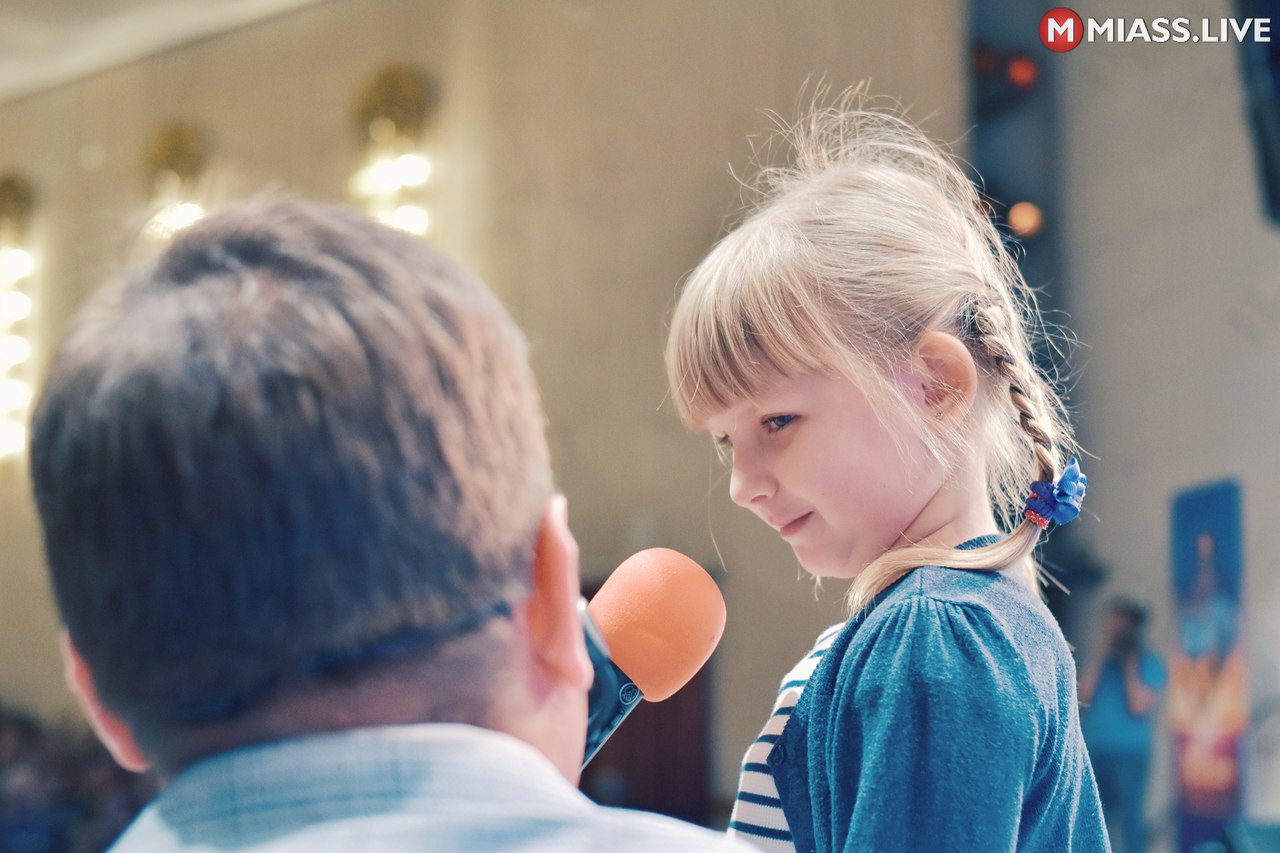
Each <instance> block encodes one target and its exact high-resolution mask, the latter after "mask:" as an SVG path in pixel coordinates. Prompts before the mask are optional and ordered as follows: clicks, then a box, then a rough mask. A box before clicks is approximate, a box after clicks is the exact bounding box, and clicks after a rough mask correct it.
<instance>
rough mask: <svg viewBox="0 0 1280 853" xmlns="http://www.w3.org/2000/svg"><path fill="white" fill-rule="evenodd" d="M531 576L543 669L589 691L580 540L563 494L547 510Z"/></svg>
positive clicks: (531, 621)
mask: <svg viewBox="0 0 1280 853" xmlns="http://www.w3.org/2000/svg"><path fill="white" fill-rule="evenodd" d="M532 580H533V589H532V590H531V591H530V593H529V597H528V598H527V599H526V601H525V608H526V610H527V619H528V626H529V634H530V640H531V642H532V648H533V652H534V657H535V659H536V661H537V663H538V665H539V668H540V669H541V670H542V671H543V672H544V673H546V674H547V675H549V676H551V677H552V678H554V679H555V680H556V681H559V682H561V683H563V684H566V685H568V686H569V687H571V688H573V689H575V690H581V691H583V693H584V694H585V693H586V690H587V689H588V688H589V687H590V686H591V679H592V678H593V675H594V673H593V670H592V668H591V659H590V658H589V657H588V656H587V647H586V642H585V640H584V639H583V633H582V623H581V621H580V620H579V617H578V599H580V598H581V597H582V590H581V587H580V583H579V580H578V543H577V541H576V540H574V538H573V534H572V533H571V532H570V531H569V518H568V504H567V502H566V501H565V497H564V495H553V496H552V497H551V498H550V499H549V500H548V501H547V506H546V509H545V511H544V512H543V514H542V522H541V525H540V527H539V530H538V541H537V546H536V547H535V549H534V555H533V579H532Z"/></svg>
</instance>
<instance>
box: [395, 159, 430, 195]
mask: <svg viewBox="0 0 1280 853" xmlns="http://www.w3.org/2000/svg"><path fill="white" fill-rule="evenodd" d="M430 177H431V161H430V160H428V159H427V158H426V157H423V156H422V155H421V154H401V155H400V156H399V157H397V158H396V178H397V180H398V181H399V182H400V186H402V187H420V186H422V185H423V184H425V183H426V182H427V179H428V178H430Z"/></svg>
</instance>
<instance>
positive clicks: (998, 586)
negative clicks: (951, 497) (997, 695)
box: [841, 566, 1074, 692]
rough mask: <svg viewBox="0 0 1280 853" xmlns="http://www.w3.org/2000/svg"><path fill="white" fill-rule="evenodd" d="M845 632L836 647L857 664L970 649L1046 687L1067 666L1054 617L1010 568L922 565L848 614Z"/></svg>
mask: <svg viewBox="0 0 1280 853" xmlns="http://www.w3.org/2000/svg"><path fill="white" fill-rule="evenodd" d="M847 639H848V645H847V646H846V647H845V648H844V649H842V650H841V651H842V652H843V653H844V654H845V656H846V657H848V658H854V659H861V661H862V663H863V664H864V665H871V666H874V665H877V664H876V660H877V659H878V658H879V657H881V656H884V655H891V656H897V657H900V656H902V654H903V653H904V651H906V650H911V653H912V654H915V655H917V656H919V657H920V658H922V659H925V660H933V659H936V660H944V661H950V660H954V659H956V657H955V650H956V649H960V650H970V651H972V652H973V654H972V655H971V657H973V659H974V662H975V663H980V664H982V665H984V666H985V665H988V664H990V665H994V666H996V667H998V668H1012V669H1014V670H1018V671H1020V672H1023V673H1025V674H1026V677H1027V679H1028V680H1029V681H1031V682H1034V683H1036V684H1037V686H1038V687H1039V688H1040V689H1043V690H1048V691H1050V692H1057V691H1059V690H1061V689H1062V688H1063V685H1062V684H1060V683H1058V682H1059V681H1060V680H1061V679H1062V678H1063V677H1064V676H1065V674H1066V673H1068V672H1069V671H1073V667H1074V664H1073V663H1071V652H1070V648H1069V646H1068V645H1067V642H1066V639H1065V638H1064V637H1063V636H1062V631H1061V629H1060V628H1059V627H1058V623H1057V621H1056V620H1055V619H1054V617H1053V615H1052V614H1051V613H1050V612H1049V609H1048V607H1046V606H1045V604H1044V602H1042V601H1041V600H1040V598H1039V597H1038V596H1037V595H1036V593H1035V592H1034V591H1033V590H1032V589H1031V588H1030V587H1029V586H1028V585H1027V583H1026V582H1025V581H1024V580H1022V579H1021V577H1019V576H1017V575H1016V574H1015V573H1013V572H988V571H973V570H966V569H950V568H939V567H935V566H922V567H920V568H918V569H915V570H914V571H912V572H911V573H910V574H909V575H907V576H906V577H905V578H903V579H902V580H901V581H899V582H898V583H897V584H895V585H894V586H893V587H890V588H889V589H888V590H886V591H885V593H883V594H882V595H881V597H880V599H879V600H878V601H877V602H876V603H875V604H874V605H873V606H872V607H871V608H870V609H869V610H867V611H866V612H864V614H863V615H862V616H861V617H856V618H855V619H854V620H852V622H851V625H850V631H849V633H848V635H847ZM1072 677H1073V676H1072Z"/></svg>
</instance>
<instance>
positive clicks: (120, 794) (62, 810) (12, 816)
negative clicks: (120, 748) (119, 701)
mask: <svg viewBox="0 0 1280 853" xmlns="http://www.w3.org/2000/svg"><path fill="white" fill-rule="evenodd" d="M152 794H153V788H152V782H151V780H150V779H149V777H146V776H139V775H135V774H133V773H129V772H126V771H125V770H122V769H121V768H120V767H119V766H117V765H116V763H115V762H114V761H113V760H112V759H111V756H110V755H109V754H108V753H107V751H106V750H105V749H104V748H103V747H102V746H101V745H100V744H99V743H98V742H97V740H96V739H95V738H94V737H93V735H92V734H89V733H88V732H85V731H81V730H72V729H61V728H51V727H47V726H44V725H41V724H40V723H39V722H38V721H37V720H36V719H35V718H33V717H31V716H28V715H26V714H23V713H20V712H17V711H14V710H11V709H6V708H5V707H3V706H0V851H4V853H97V851H102V850H105V849H106V848H107V847H109V846H110V845H111V842H113V841H114V840H115V839H116V837H117V836H118V835H119V834H120V833H121V832H122V831H123V830H124V828H125V827H126V826H127V825H128V823H129V821H130V820H132V819H133V817H134V815H136V814H137V813H138V811H139V810H140V809H141V808H142V806H143V805H144V804H145V803H146V802H147V801H148V800H149V799H150V798H151V796H152Z"/></svg>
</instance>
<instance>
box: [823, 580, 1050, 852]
mask: <svg viewBox="0 0 1280 853" xmlns="http://www.w3.org/2000/svg"><path fill="white" fill-rule="evenodd" d="M882 611H883V612H880V611H877V612H875V613H874V614H873V617H874V618H872V619H869V620H868V622H867V624H866V625H864V626H862V629H861V630H860V631H859V632H858V635H857V637H856V638H855V640H854V642H853V643H852V644H851V645H850V646H849V648H848V649H847V651H846V654H845V657H844V659H843V660H842V661H841V664H840V666H839V668H838V670H837V671H836V673H835V684H834V685H833V686H834V695H835V701H834V702H833V703H832V704H831V705H830V707H829V710H828V713H829V714H831V715H833V717H832V719H830V720H828V721H827V725H826V726H825V727H824V729H825V731H826V732H827V733H828V734H827V737H829V738H830V742H829V743H828V744H826V745H825V748H823V749H822V750H821V752H820V755H821V758H820V759H819V760H821V761H825V762H826V765H827V766H826V767H825V772H824V774H823V775H824V777H825V778H826V779H827V780H829V791H828V795H829V797H830V799H829V800H828V802H827V803H825V804H823V805H824V806H826V807H825V808H822V809H820V813H825V814H826V816H828V817H829V820H830V823H829V826H828V830H829V832H830V836H829V838H828V839H826V840H828V841H829V842H830V844H829V846H828V845H820V847H819V849H822V848H823V847H827V849H831V850H847V851H869V850H875V851H899V850H900V851H920V850H931V851H935V850H956V851H997V850H1013V849H1015V847H1016V846H1017V840H1018V829H1019V822H1020V820H1019V819H1020V815H1021V811H1022V806H1023V802H1024V800H1025V799H1026V798H1027V793H1028V787H1029V786H1031V785H1032V784H1033V776H1034V768H1035V766H1036V754H1037V751H1038V749H1039V741H1040V735H1041V732H1042V730H1043V728H1044V719H1043V713H1042V712H1041V711H1040V703H1039V702H1038V701H1037V700H1036V694H1035V688H1034V686H1033V684H1032V680H1031V679H1030V677H1029V675H1028V672H1027V665H1026V663H1025V662H1024V661H1023V659H1022V658H1021V657H1020V656H1019V654H1018V652H1017V651H1016V649H1015V646H1014V644H1013V643H1011V642H1010V639H1009V637H1008V635H1007V634H1006V632H1005V630H1004V629H1003V628H1002V627H1001V625H1000V624H999V623H998V622H997V621H996V619H995V618H994V617H993V615H992V614H991V613H990V612H989V611H988V610H986V609H985V608H983V607H980V606H976V605H972V604H957V603H954V602H947V601H938V600H935V599H932V598H929V597H927V596H917V597H912V598H909V599H907V600H905V601H901V602H895V603H894V604H893V605H892V606H890V607H887V608H882ZM815 757H817V756H815Z"/></svg>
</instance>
